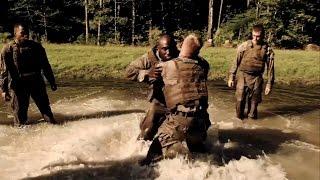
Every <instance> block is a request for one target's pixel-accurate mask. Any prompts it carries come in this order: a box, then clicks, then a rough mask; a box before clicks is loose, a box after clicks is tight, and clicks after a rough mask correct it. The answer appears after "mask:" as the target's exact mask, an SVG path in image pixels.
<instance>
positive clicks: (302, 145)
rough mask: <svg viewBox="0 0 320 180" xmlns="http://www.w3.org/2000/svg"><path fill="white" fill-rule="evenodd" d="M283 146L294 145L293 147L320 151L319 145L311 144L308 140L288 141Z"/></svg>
mask: <svg viewBox="0 0 320 180" xmlns="http://www.w3.org/2000/svg"><path fill="white" fill-rule="evenodd" d="M281 146H292V147H295V148H299V149H303V150H309V151H315V152H320V147H319V146H316V145H313V144H309V143H307V142H303V141H299V140H291V141H287V142H285V143H283V144H282V145H281Z"/></svg>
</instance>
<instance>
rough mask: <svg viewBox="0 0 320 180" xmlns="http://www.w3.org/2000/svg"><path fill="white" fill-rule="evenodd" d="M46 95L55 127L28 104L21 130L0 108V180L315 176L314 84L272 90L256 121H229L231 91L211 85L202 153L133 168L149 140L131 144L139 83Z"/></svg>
mask: <svg viewBox="0 0 320 180" xmlns="http://www.w3.org/2000/svg"><path fill="white" fill-rule="evenodd" d="M60 84H61V85H60V88H59V90H58V91H57V92H49V96H50V99H51V103H52V109H53V111H54V113H55V116H56V118H57V120H58V121H60V122H62V124H61V125H56V126H54V125H51V124H48V123H47V122H44V121H43V120H42V119H41V117H40V115H39V114H38V111H37V109H36V107H35V105H34V104H31V106H30V111H29V122H30V125H27V126H25V127H23V128H14V127H12V126H11V125H10V123H11V121H12V116H10V113H9V110H8V108H7V106H6V105H4V104H2V105H1V107H0V122H1V124H0V179H226V180H227V179H249V180H251V179H252V180H256V179H275V180H278V179H297V180H299V179H314V180H317V179H319V178H320V175H319V167H320V163H319V158H320V156H319V154H320V148H319V146H320V140H319V139H320V138H319V136H320V134H319V131H320V130H319V129H320V127H319V126H320V125H319V124H320V122H319V121H320V110H319V100H320V93H319V92H318V91H319V87H313V88H299V87H275V89H274V91H273V92H272V95H271V96H270V97H263V98H264V102H263V104H261V106H259V112H260V114H259V118H260V119H259V120H258V121H251V120H245V121H243V122H242V121H238V120H237V119H236V118H234V114H235V111H234V102H233V100H234V99H233V98H234V97H233V93H234V91H233V90H230V89H228V88H226V86H225V84H224V83H222V82H211V83H210V85H209V86H210V88H209V91H210V107H209V113H210V117H211V121H212V123H213V126H212V127H211V128H210V129H209V133H208V143H207V146H208V149H209V152H208V153H207V154H201V155H196V157H195V158H194V160H186V159H184V158H183V157H177V158H175V159H172V160H163V161H161V162H159V163H157V164H154V165H152V166H148V167H147V166H143V167H141V166H139V165H138V164H137V162H138V160H139V159H141V158H142V157H144V156H145V154H146V152H147V150H148V146H149V145H150V142H144V141H136V137H137V135H138V132H139V128H138V124H139V121H140V119H141V118H142V117H143V116H144V110H145V109H146V108H147V105H148V104H147V103H146V101H145V99H146V93H145V89H146V87H145V86H141V84H137V83H128V82H120V81H117V82H114V81H105V82H96V83H89V82H73V83H60Z"/></svg>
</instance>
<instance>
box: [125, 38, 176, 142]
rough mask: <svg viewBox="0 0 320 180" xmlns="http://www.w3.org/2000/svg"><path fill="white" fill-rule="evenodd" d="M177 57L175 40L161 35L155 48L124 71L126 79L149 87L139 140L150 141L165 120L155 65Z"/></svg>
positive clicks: (161, 84) (158, 71) (165, 109)
mask: <svg viewBox="0 0 320 180" xmlns="http://www.w3.org/2000/svg"><path fill="white" fill-rule="evenodd" d="M177 55H178V49H177V46H176V42H175V40H174V39H173V38H172V37H171V36H169V35H166V34H165V35H161V36H160V37H159V40H158V42H157V45H156V46H155V47H153V48H152V49H151V50H150V51H149V52H148V53H146V54H144V55H143V56H141V57H139V58H138V59H136V60H135V61H133V62H131V63H130V65H129V66H128V67H127V69H126V76H127V78H128V79H130V80H133V81H139V82H146V83H148V84H149V85H150V93H149V98H148V99H149V101H150V107H149V110H148V111H147V114H146V116H145V118H144V119H143V120H142V121H141V122H140V130H141V132H140V134H139V137H138V138H139V139H144V140H152V139H153V137H154V135H155V134H156V133H157V131H158V128H159V126H160V125H161V123H162V122H163V120H164V119H165V114H166V112H167V108H166V106H165V100H164V96H163V92H162V87H163V83H162V81H161V80H159V79H157V78H158V77H159V76H160V75H161V68H160V67H156V65H157V64H158V63H160V62H166V61H168V60H171V59H172V58H175V57H177Z"/></svg>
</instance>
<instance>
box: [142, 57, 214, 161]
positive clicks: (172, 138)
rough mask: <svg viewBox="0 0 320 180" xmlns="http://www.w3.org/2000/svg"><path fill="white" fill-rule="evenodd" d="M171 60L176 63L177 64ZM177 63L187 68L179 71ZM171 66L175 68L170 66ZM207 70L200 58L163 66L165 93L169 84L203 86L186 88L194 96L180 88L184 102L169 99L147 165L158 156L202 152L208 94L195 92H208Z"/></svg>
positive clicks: (207, 124)
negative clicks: (167, 108)
mask: <svg viewBox="0 0 320 180" xmlns="http://www.w3.org/2000/svg"><path fill="white" fill-rule="evenodd" d="M174 61H177V63H178V65H177V64H176V63H175V62H174ZM199 61H201V62H199ZM179 63H183V64H184V63H185V65H186V68H184V67H183V68H181V67H182V66H183V65H179ZM172 64H174V65H175V66H173V67H172V66H171V65H172ZM189 67H190V68H189ZM172 68H173V69H174V70H172ZM173 71H179V72H173ZM208 71H209V66H208V64H207V62H206V61H205V60H204V59H202V58H199V59H197V60H192V59H187V60H186V61H181V60H179V59H174V60H173V61H170V62H166V63H164V64H163V74H162V77H163V80H164V84H165V86H164V93H166V88H167V86H172V85H173V86H175V87H179V84H188V83H190V84H192V83H193V82H203V85H204V87H201V86H189V88H193V89H191V90H192V92H194V94H193V93H188V92H189V91H188V89H187V87H184V88H181V89H185V90H186V91H183V90H182V91H181V89H180V91H179V93H181V94H182V97H183V96H185V99H184V100H186V101H184V100H182V99H183V98H173V99H172V101H171V102H172V104H173V105H174V107H173V106H171V105H170V108H169V109H170V113H168V114H167V115H166V119H165V120H164V122H163V123H162V125H161V126H160V127H159V130H158V133H157V135H156V137H155V139H154V140H153V143H152V145H151V146H150V149H149V151H148V154H147V158H146V162H151V161H156V160H158V159H159V158H160V157H165V158H173V157H175V156H176V155H177V154H181V155H187V156H189V155H190V154H191V152H204V151H205V148H204V141H205V139H206V137H207V129H208V128H209V126H210V125H211V122H210V119H209V114H208V113H207V108H208V96H207V93H203V91H198V90H199V88H203V89H205V90H207V87H206V80H207V74H208ZM181 75H183V76H181ZM171 80H173V81H171ZM172 82H174V83H172ZM203 89H202V90H203ZM193 90H195V91H193ZM196 91H198V93H196ZM189 95H190V96H189ZM165 97H166V98H167V97H168V98H170V97H172V96H170V95H169V96H168V95H167V94H166V95H165ZM190 97H191V98H190ZM166 101H167V99H166ZM167 106H168V105H167ZM159 149H161V150H159ZM159 152H160V154H159Z"/></svg>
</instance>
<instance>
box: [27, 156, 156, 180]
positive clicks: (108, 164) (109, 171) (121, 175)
mask: <svg viewBox="0 0 320 180" xmlns="http://www.w3.org/2000/svg"><path fill="white" fill-rule="evenodd" d="M139 159H141V157H138V156H136V157H130V158H127V159H124V160H115V161H102V162H94V161H93V162H92V161H91V162H88V161H82V160H77V161H74V162H69V163H57V164H53V165H49V166H46V167H44V168H43V169H48V170H50V171H51V170H52V169H53V168H55V167H59V170H57V171H51V173H50V174H45V175H40V176H37V177H29V178H24V179H23V180H55V179H57V180H58V179H77V180H82V179H155V178H156V177H158V176H159V174H158V173H157V172H156V171H155V170H154V167H151V166H143V167H142V166H140V165H139V164H138V163H137V162H138V160H139ZM80 165H81V166H82V167H79V168H76V169H74V168H72V169H60V168H62V167H70V166H80Z"/></svg>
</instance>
